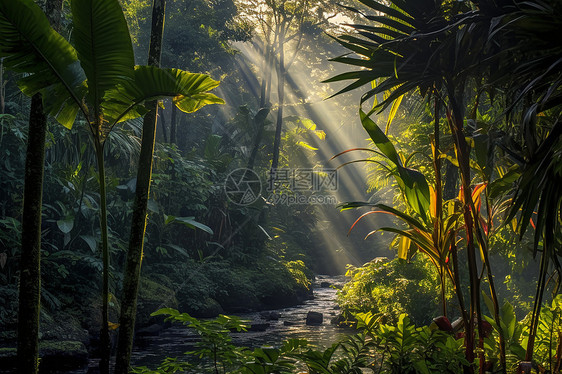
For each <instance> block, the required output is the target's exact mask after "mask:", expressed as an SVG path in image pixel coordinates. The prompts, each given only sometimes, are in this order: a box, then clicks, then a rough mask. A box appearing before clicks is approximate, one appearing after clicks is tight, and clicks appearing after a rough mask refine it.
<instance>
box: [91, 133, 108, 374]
mask: <svg viewBox="0 0 562 374" xmlns="http://www.w3.org/2000/svg"><path fill="white" fill-rule="evenodd" d="M94 147H95V152H96V159H97V164H98V178H99V181H100V230H101V253H102V263H103V274H102V297H101V299H102V300H101V301H102V311H101V329H100V356H101V359H100V364H99V368H100V372H101V374H109V359H110V355H111V347H110V340H109V241H108V233H107V192H106V186H105V163H104V154H103V152H104V144H103V143H102V142H101V141H100V139H99V138H95V139H94Z"/></svg>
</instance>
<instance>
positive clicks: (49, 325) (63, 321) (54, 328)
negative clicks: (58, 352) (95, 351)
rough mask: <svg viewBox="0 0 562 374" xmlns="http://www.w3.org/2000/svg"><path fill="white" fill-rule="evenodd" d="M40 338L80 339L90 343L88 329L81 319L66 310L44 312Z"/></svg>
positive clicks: (85, 343) (44, 339)
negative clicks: (53, 313) (82, 324)
mask: <svg viewBox="0 0 562 374" xmlns="http://www.w3.org/2000/svg"><path fill="white" fill-rule="evenodd" d="M39 338H40V339H41V340H42V341H78V342H81V343H83V344H84V345H86V346H87V345H88V344H89V343H90V336H89V334H88V331H87V330H85V329H84V328H82V326H81V325H80V321H78V319H77V318H75V317H73V316H71V315H69V314H68V313H64V312H60V313H56V314H55V315H49V314H46V313H42V315H41V324H40V334H39Z"/></svg>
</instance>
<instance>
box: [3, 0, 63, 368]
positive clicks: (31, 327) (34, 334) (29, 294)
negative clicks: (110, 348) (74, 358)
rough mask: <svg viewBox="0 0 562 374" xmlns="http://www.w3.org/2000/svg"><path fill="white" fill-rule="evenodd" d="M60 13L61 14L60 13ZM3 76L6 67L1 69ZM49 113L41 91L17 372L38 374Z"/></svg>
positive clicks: (35, 101)
mask: <svg viewBox="0 0 562 374" xmlns="http://www.w3.org/2000/svg"><path fill="white" fill-rule="evenodd" d="M46 8H47V12H46V13H47V16H48V17H49V21H50V22H51V25H52V26H53V27H54V28H55V29H58V26H59V21H60V11H61V8H62V0H49V1H47V3H46ZM57 15H58V16H57ZM0 75H3V69H2V68H0ZM3 93H4V84H3V81H2V79H1V78H0V96H1V98H0V101H1V102H0V110H1V113H4V95H3ZM46 134H47V116H46V115H45V113H44V111H43V103H42V98H41V95H40V94H36V95H34V96H33V97H32V98H31V109H30V111H29V130H28V138H27V151H26V160H25V176H24V192H23V216H22V240H21V259H20V285H19V305H18V307H19V309H18V342H17V357H18V372H19V373H20V374H35V373H37V371H38V368H39V361H38V355H39V313H40V311H41V207H42V201H43V175H44V171H45V167H44V166H45V136H46Z"/></svg>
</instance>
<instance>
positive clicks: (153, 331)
mask: <svg viewBox="0 0 562 374" xmlns="http://www.w3.org/2000/svg"><path fill="white" fill-rule="evenodd" d="M163 329H164V326H163V325H159V324H157V323H154V324H152V325H150V326H147V327H144V328H142V329H140V330H138V331H137V332H136V335H137V336H158V335H160V331H162V330H163Z"/></svg>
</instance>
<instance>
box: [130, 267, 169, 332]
mask: <svg viewBox="0 0 562 374" xmlns="http://www.w3.org/2000/svg"><path fill="white" fill-rule="evenodd" d="M164 305H165V306H166V307H167V308H174V309H178V301H177V299H176V294H175V292H174V291H173V290H171V289H170V288H168V287H167V286H165V285H164V284H162V283H160V281H158V282H157V281H155V280H152V279H148V278H144V277H141V279H140V285H139V297H138V302H137V317H136V321H135V324H136V326H137V327H141V328H142V327H144V326H150V325H153V324H155V323H158V324H160V323H162V322H163V320H164V316H156V318H155V317H151V316H150V314H151V313H153V312H155V311H157V310H158V309H160V308H163V306H164Z"/></svg>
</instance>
